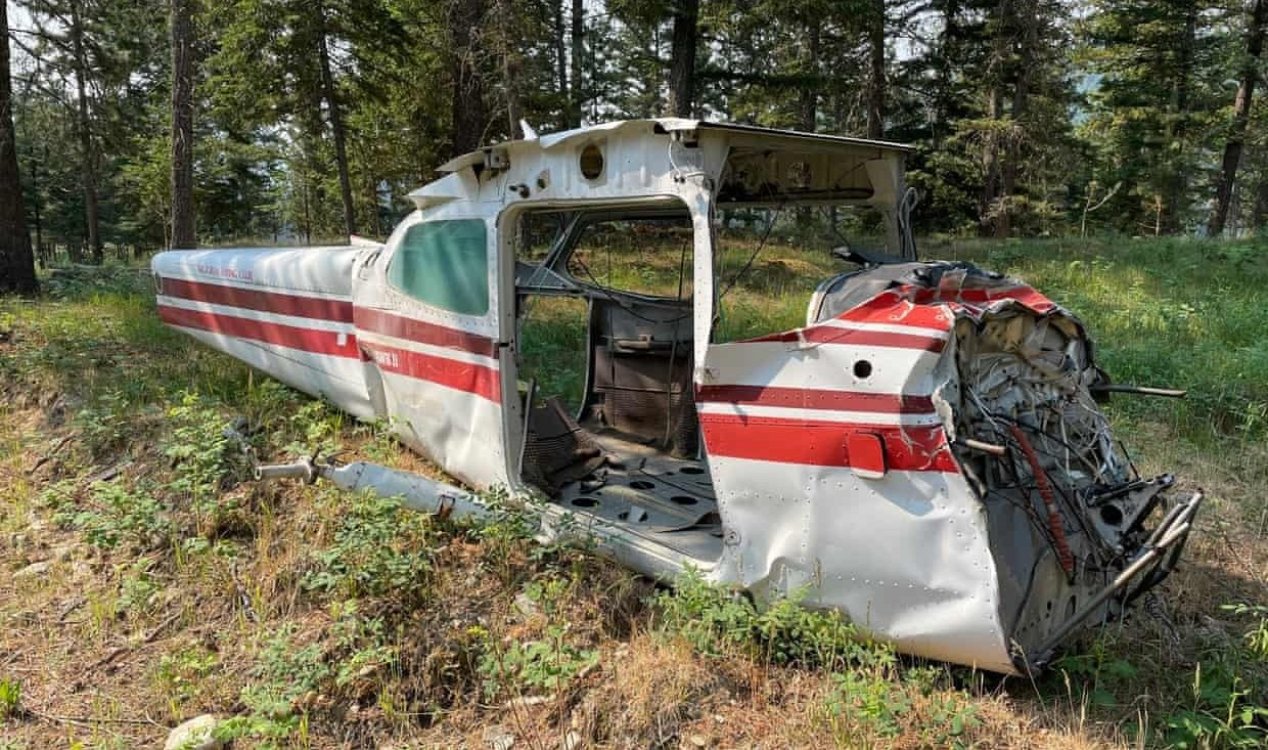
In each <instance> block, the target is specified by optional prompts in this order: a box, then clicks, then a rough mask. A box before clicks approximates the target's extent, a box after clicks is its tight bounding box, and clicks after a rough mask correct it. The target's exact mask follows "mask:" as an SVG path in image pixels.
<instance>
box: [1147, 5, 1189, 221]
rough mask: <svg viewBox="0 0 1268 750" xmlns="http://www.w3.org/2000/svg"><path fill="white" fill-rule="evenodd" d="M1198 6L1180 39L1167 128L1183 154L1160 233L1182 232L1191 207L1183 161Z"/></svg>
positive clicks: (1177, 158) (1174, 162)
mask: <svg viewBox="0 0 1268 750" xmlns="http://www.w3.org/2000/svg"><path fill="white" fill-rule="evenodd" d="M1197 21H1198V8H1197V3H1190V4H1189V5H1188V6H1186V9H1185V15H1184V30H1183V32H1182V36H1181V38H1180V39H1179V40H1177V45H1176V47H1177V49H1176V74H1175V82H1174V84H1173V88H1172V118H1171V124H1169V125H1168V127H1167V131H1168V132H1167V144H1168V146H1170V144H1171V143H1174V142H1177V141H1179V142H1180V144H1181V148H1180V152H1179V153H1177V154H1175V155H1174V156H1173V157H1169V160H1170V161H1171V166H1170V174H1169V175H1168V177H1167V179H1166V183H1167V185H1166V195H1165V196H1164V205H1163V212H1162V216H1161V218H1160V220H1158V222H1157V224H1156V227H1157V233H1166V234H1175V233H1177V232H1179V231H1180V229H1181V225H1182V221H1181V220H1182V219H1183V214H1184V208H1185V206H1186V204H1187V202H1188V201H1187V195H1188V190H1189V178H1188V170H1187V169H1186V168H1185V165H1184V161H1183V153H1184V151H1185V148H1184V145H1185V144H1184V139H1185V137H1186V136H1187V133H1188V120H1189V86H1190V83H1191V81H1192V78H1193V62H1194V48H1195V47H1196V46H1197Z"/></svg>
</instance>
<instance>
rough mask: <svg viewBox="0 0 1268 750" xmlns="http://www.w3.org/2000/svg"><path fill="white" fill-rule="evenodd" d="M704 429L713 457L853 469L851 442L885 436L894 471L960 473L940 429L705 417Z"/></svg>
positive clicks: (887, 459)
mask: <svg viewBox="0 0 1268 750" xmlns="http://www.w3.org/2000/svg"><path fill="white" fill-rule="evenodd" d="M700 427H701V428H702V429H703V430H704V442H705V446H706V447H707V448H708V451H709V455H710V456H715V457H719V456H720V457H728V458H743V459H751V460H755V461H773V462H776V463H786V464H803V465H809V466H831V467H846V468H848V467H849V466H850V465H851V464H850V456H849V453H848V451H847V450H846V442H847V438H848V437H849V436H850V435H851V434H854V433H860V432H864V433H871V434H874V435H879V436H880V437H881V438H882V440H883V441H884V444H885V464H886V468H887V469H889V470H890V471H940V472H946V473H959V471H960V468H959V466H958V465H957V464H956V461H955V457H954V456H953V455H952V454H951V450H950V448H949V447H948V445H947V439H946V433H945V432H944V431H943V429H942V427H941V426H940V425H927V426H903V427H898V426H895V425H872V424H849V423H839V422H817V421H811V420H800V419H774V418H770V417H739V416H732V415H722V414H709V413H704V414H701V415H700Z"/></svg>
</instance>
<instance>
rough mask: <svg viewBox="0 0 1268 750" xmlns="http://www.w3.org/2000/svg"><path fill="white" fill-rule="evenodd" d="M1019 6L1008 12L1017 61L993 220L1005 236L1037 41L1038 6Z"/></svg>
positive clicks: (1025, 0) (1026, 1) (1028, 1)
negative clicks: (1001, 200)
mask: <svg viewBox="0 0 1268 750" xmlns="http://www.w3.org/2000/svg"><path fill="white" fill-rule="evenodd" d="M1019 4H1020V6H1021V7H1020V8H1012V7H1011V6H1010V12H1009V13H1008V15H1007V19H1008V31H1009V33H1010V36H1012V37H1013V38H1015V39H1016V48H1017V55H1018V58H1017V61H1016V65H1015V68H1016V72H1015V74H1014V76H1013V104H1012V113H1011V115H1012V116H1011V118H1010V119H1011V128H1010V132H1009V133H1008V136H1007V145H1006V147H1005V149H1004V154H1005V158H1004V164H1003V165H1002V167H1001V169H1000V196H1001V198H1002V199H1003V203H1002V204H1001V205H1000V210H999V213H998V216H997V217H996V221H995V236H996V237H997V238H999V239H1004V238H1006V237H1008V236H1009V234H1011V233H1012V215H1011V211H1012V209H1013V206H1012V203H1013V201H1012V198H1013V193H1014V191H1015V190H1016V188H1017V177H1018V175H1019V173H1020V171H1021V164H1022V159H1023V153H1022V150H1023V145H1024V144H1023V139H1022V137H1021V136H1022V134H1023V133H1024V132H1025V123H1026V115H1027V112H1028V111H1029V109H1030V76H1031V74H1032V72H1033V71H1034V67H1035V46H1036V45H1037V44H1038V43H1039V24H1040V19H1039V7H1038V5H1039V4H1038V3H1037V2H1034V0H1022V2H1020V3H1019Z"/></svg>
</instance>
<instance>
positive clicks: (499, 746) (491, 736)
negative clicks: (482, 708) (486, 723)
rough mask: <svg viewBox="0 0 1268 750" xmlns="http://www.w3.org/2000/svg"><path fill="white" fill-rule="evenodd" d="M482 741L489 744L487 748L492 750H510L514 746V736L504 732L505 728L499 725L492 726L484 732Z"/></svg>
mask: <svg viewBox="0 0 1268 750" xmlns="http://www.w3.org/2000/svg"><path fill="white" fill-rule="evenodd" d="M484 741H485V742H487V743H489V747H492V748H493V750H511V747H512V746H514V745H515V736H514V735H512V734H511V733H510V732H508V731H506V727H504V726H502V725H501V724H494V725H493V726H491V727H488V728H486V729H485V730H484Z"/></svg>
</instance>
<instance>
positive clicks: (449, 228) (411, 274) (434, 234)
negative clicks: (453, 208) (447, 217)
mask: <svg viewBox="0 0 1268 750" xmlns="http://www.w3.org/2000/svg"><path fill="white" fill-rule="evenodd" d="M487 248H488V237H487V233H486V230H485V226H484V220H482V219H455V220H451V221H429V222H425V223H423V224H415V225H414V226H412V227H410V228H409V229H408V230H406V232H405V236H404V237H403V238H402V239H401V246H400V247H399V248H397V250H396V254H395V255H394V256H393V257H392V264H391V265H390V266H389V267H388V269H387V280H388V283H389V284H391V285H392V286H394V287H396V288H397V289H400V290H401V291H402V292H405V293H406V294H408V295H409V296H411V297H413V298H414V299H417V300H419V301H420V302H425V303H427V304H429V305H434V306H435V307H439V308H442V309H444V310H448V311H450V312H455V313H460V314H462V315H484V314H485V313H487V312H488V311H489V256H488V249H487Z"/></svg>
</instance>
